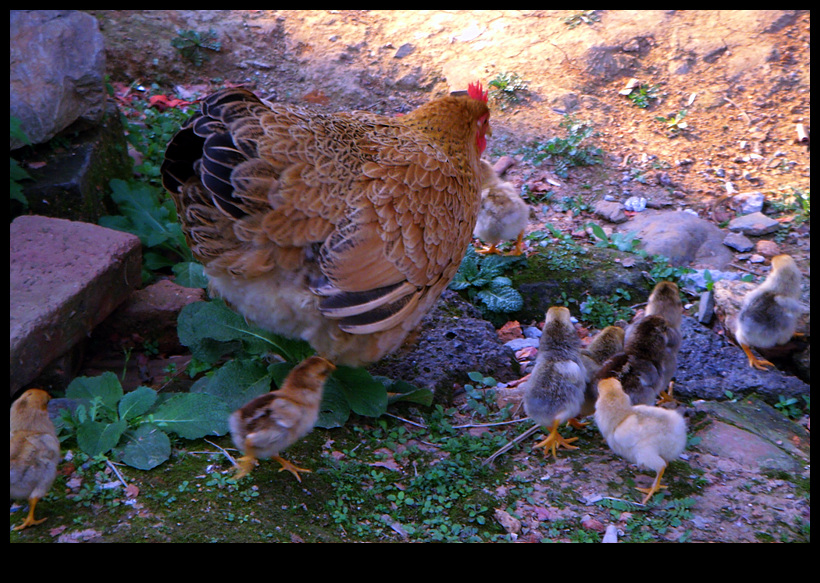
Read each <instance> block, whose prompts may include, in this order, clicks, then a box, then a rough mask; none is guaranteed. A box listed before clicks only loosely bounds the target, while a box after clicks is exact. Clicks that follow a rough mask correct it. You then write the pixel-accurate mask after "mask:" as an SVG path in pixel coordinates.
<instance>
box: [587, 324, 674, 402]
mask: <svg viewBox="0 0 820 583" xmlns="http://www.w3.org/2000/svg"><path fill="white" fill-rule="evenodd" d="M668 336H669V324H667V322H666V320H665V319H664V318H662V317H661V316H658V315H651V316H644V317H643V318H642V319H641V320H640V321H639V322H637V323H636V324H635V325H634V326H633V327H632V330H631V331H630V332H628V333H627V335H626V339H625V340H624V349H623V351H622V352H619V353H618V354H616V355H615V356H613V357H611V358H609V359H607V361H606V362H604V364H603V365H602V366H601V368H600V369H599V370H598V372H597V373H596V374H595V377H594V378H593V383H592V387H593V388H592V390H593V393H594V394H593V396H594V397H595V399H597V398H598V395H597V386H598V381H600V380H601V379H605V378H611V377H614V378H616V379H618V381H620V383H621V385H622V386H623V390H624V392H626V394H627V395H629V398H630V399H631V401H632V404H633V405H638V404H643V405H649V404H652V403H653V402H654V400H655V398H656V397H657V396H658V394H659V393H660V392H661V391H662V390H663V389H664V388H665V386H664V384H663V383H664V378H665V377H664V370H665V369H664V362H665V361H666V359H667V358H668V356H667V345H668Z"/></svg>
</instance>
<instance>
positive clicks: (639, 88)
mask: <svg viewBox="0 0 820 583" xmlns="http://www.w3.org/2000/svg"><path fill="white" fill-rule="evenodd" d="M625 95H626V97H627V99H629V100H630V101H631V102H632V103H633V104H635V105H636V106H638V107H640V108H641V109H646V108H647V107H649V106H650V104H651V102H654V101H658V100H660V98H661V90H660V87H659V86H657V85H652V86H651V87H649V86H647V85H636V86H635V87H633V88H632V89H631V91H630V92H629V93H628V94H625Z"/></svg>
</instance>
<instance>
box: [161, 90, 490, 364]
mask: <svg viewBox="0 0 820 583" xmlns="http://www.w3.org/2000/svg"><path fill="white" fill-rule="evenodd" d="M489 117H490V113H489V109H488V107H487V93H486V92H485V91H484V90H483V89H482V88H481V86H480V85H479V84H471V85H470V87H469V91H468V92H466V94H464V93H463V92H461V93H457V94H452V95H449V96H446V97H443V98H440V99H436V100H434V101H431V102H430V103H428V104H426V105H423V106H421V107H419V108H418V109H416V110H415V111H413V112H410V113H408V114H406V115H403V116H400V117H385V116H381V115H376V114H371V113H367V112H352V113H335V114H325V113H317V112H314V111H311V110H310V109H307V108H303V107H298V106H292V105H284V104H267V103H263V102H262V101H261V100H260V99H258V98H257V97H256V96H255V95H253V94H252V93H250V92H249V91H246V90H244V89H237V88H235V89H225V90H221V91H218V92H217V93H214V94H213V95H211V96H209V97H207V98H206V99H205V100H204V101H203V102H202V111H201V113H199V114H197V115H195V116H194V117H193V119H192V120H191V121H190V123H188V124H187V125H186V126H185V127H183V128H182V129H181V130H180V131H179V132H178V133H177V134H176V136H175V137H174V138H173V139H172V140H171V142H170V144H169V145H168V148H167V150H166V155H165V161H164V163H163V165H162V179H163V184H164V186H165V188H166V189H167V190H168V191H169V192H170V193H171V195H172V196H173V198H174V201H175V203H176V206H177V210H178V212H179V216H180V220H181V222H182V228H183V231H184V232H185V234H186V237H187V240H188V243H189V245H190V247H191V249H192V251H193V253H194V255H195V256H196V257H197V258H198V259H199V260H200V261H201V262H202V263H203V264H204V266H205V273H206V274H207V276H208V278H209V282H210V289H211V292H212V293H213V294H215V295H218V296H221V297H222V298H224V299H225V300H226V301H227V302H228V303H229V304H230V305H232V307H233V308H234V309H236V310H237V311H238V312H240V313H241V314H243V315H244V316H245V317H246V318H248V319H249V320H252V321H253V322H255V323H256V324H258V325H259V326H261V327H262V328H266V329H268V330H270V331H272V332H275V333H277V334H280V335H283V336H288V337H291V338H301V339H303V340H306V341H308V342H309V343H310V344H311V345H312V347H313V348H314V349H315V350H316V351H317V352H318V353H319V354H320V355H322V356H323V357H325V358H327V359H328V360H330V361H332V362H335V363H338V364H345V365H351V366H356V365H360V364H364V363H369V362H373V361H376V360H378V359H379V358H381V357H382V356H383V355H385V354H387V353H388V352H390V351H392V350H394V349H395V348H397V347H398V346H399V345H400V344H401V343H402V341H403V340H404V338H405V337H406V336H407V334H408V333H409V332H410V331H411V330H412V329H413V328H414V327H416V325H417V324H418V323H419V321H420V320H421V318H422V317H423V316H424V315H425V313H426V312H427V311H428V310H429V309H430V308H431V307H432V305H433V303H434V302H435V301H436V300H437V299H438V297H439V296H440V294H441V293H442V292H443V291H444V289H445V288H446V287H447V285H448V284H449V282H450V280H451V279H452V278H453V276H454V275H455V273H456V271H457V270H458V267H459V265H460V262H461V259H462V257H463V255H464V253H465V251H466V249H467V246H468V244H469V243H470V240H471V235H472V232H473V227H474V226H475V221H476V216H477V215H478V209H479V205H480V203H481V199H480V195H479V187H480V174H479V171H480V170H479V169H480V156H481V153H482V151H483V150H484V149H485V147H486V138H487V136H489V135H491V132H490V127H489Z"/></svg>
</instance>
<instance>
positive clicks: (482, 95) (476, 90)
mask: <svg viewBox="0 0 820 583" xmlns="http://www.w3.org/2000/svg"><path fill="white" fill-rule="evenodd" d="M467 95H469V96H470V97H472V98H473V99H477V100H479V101H483V102H484V103H487V98H488V97H489V91H484V89H483V88H482V87H481V82H480V81H476V82H475V83H470V84H469V85H467Z"/></svg>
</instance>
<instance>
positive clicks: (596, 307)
mask: <svg viewBox="0 0 820 583" xmlns="http://www.w3.org/2000/svg"><path fill="white" fill-rule="evenodd" d="M630 299H631V295H630V293H629V292H628V291H627V290H625V289H623V288H620V287H619V288H616V289H615V292H614V293H613V294H612V295H610V296H609V297H608V298H603V297H598V296H587V299H585V300H584V301H582V302H581V304H580V306H579V308H580V312H581V318H582V319H583V320H584V321H585V322H588V323H590V324H592V325H593V326H594V327H595V328H598V329H599V330H601V329H603V328H605V327H606V326H608V325H610V324H612V323H613V322H615V321H617V320H626V321H629V320H630V319H631V318H632V315H633V313H634V312H633V309H632V308H630V307H628V306H624V307H621V306H619V304H620V303H623V302H624V301H628V300H630Z"/></svg>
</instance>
